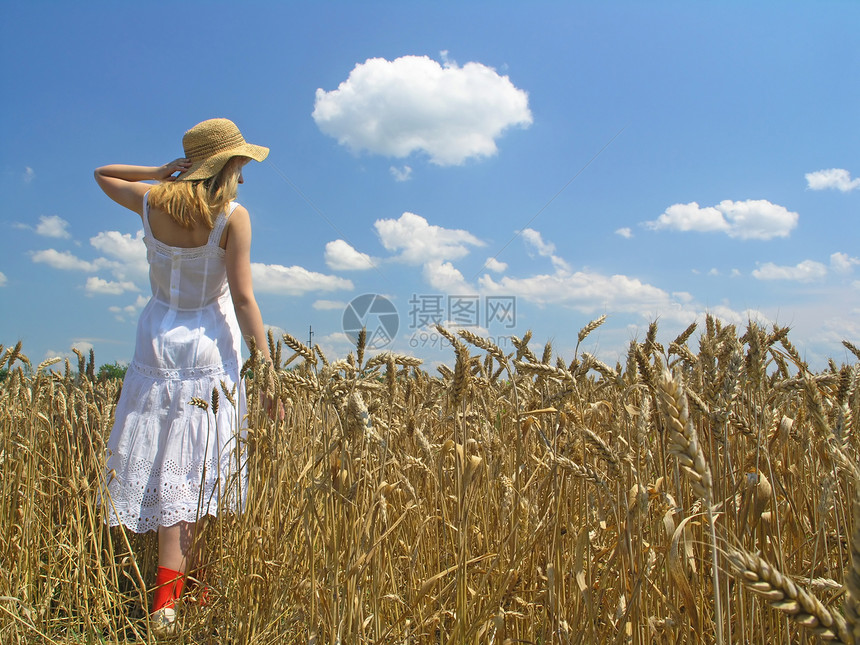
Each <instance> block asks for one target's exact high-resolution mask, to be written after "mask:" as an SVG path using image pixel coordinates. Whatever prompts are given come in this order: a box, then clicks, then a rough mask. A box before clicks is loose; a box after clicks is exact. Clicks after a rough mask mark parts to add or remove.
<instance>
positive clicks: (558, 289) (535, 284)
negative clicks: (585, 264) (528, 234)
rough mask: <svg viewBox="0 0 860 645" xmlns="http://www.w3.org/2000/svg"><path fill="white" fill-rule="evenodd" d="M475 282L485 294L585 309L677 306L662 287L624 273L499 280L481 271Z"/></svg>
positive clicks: (647, 309)
mask: <svg viewBox="0 0 860 645" xmlns="http://www.w3.org/2000/svg"><path fill="white" fill-rule="evenodd" d="M479 283H480V285H481V287H482V289H483V291H485V292H486V293H487V294H488V295H510V296H516V297H518V298H522V299H523V300H526V301H529V302H534V303H536V304H539V305H546V304H564V305H570V306H572V307H574V308H576V309H578V310H580V311H583V312H588V313H591V312H595V311H605V310H615V311H626V312H636V313H639V312H642V313H645V312H653V311H656V310H658V309H661V310H662V309H665V308H671V307H673V306H677V305H676V304H673V303H674V301H673V300H672V298H671V296H670V295H669V294H668V293H666V292H665V291H663V290H662V289H659V288H657V287H654V286H652V285H649V284H645V283H643V282H641V281H640V280H638V279H636V278H630V277H627V276H624V275H613V276H606V275H602V274H599V273H589V272H584V271H577V272H576V273H572V274H566V273H563V272H558V273H556V274H555V275H535V276H531V277H528V278H510V277H503V278H502V279H501V280H500V281H499V282H496V281H495V280H493V279H492V278H491V277H490V276H489V275H485V276H484V277H482V278H480V280H479Z"/></svg>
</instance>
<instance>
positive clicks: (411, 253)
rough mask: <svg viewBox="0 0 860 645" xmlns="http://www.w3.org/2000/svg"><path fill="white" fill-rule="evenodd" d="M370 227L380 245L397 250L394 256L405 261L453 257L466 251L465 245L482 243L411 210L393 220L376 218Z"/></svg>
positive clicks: (461, 231) (429, 260) (428, 260)
mask: <svg viewBox="0 0 860 645" xmlns="http://www.w3.org/2000/svg"><path fill="white" fill-rule="evenodd" d="M374 227H375V228H376V232H377V234H378V235H379V239H380V241H381V242H382V246H384V247H385V248H386V249H387V250H388V251H393V252H397V251H400V255H399V256H398V257H397V259H398V260H401V261H403V262H406V263H407V264H424V263H425V262H432V261H433V260H456V259H458V258H462V257H464V256H466V255H468V254H469V248H468V246H469V245H471V246H484V243H483V242H482V241H481V240H479V239H478V238H476V237H475V236H474V235H472V234H471V233H469V232H468V231H464V230H461V229H449V228H442V227H441V226H435V225H430V224H428V223H427V220H426V219H424V218H423V217H421V216H420V215H415V214H414V213H408V212H407V213H403V215H401V216H400V219H396V220H394V219H380V220H376V222H375V223H374Z"/></svg>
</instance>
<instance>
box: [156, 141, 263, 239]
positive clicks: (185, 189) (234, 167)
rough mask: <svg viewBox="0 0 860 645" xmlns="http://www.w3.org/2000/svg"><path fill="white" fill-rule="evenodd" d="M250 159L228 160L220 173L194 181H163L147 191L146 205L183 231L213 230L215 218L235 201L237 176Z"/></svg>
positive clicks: (234, 158) (237, 185)
mask: <svg viewBox="0 0 860 645" xmlns="http://www.w3.org/2000/svg"><path fill="white" fill-rule="evenodd" d="M248 161H250V159H249V158H248V157H231V158H230V159H229V160H228V161H227V163H225V164H224V167H223V168H222V169H221V170H220V172H219V173H218V174H217V175H215V176H213V177H208V178H206V179H200V180H197V181H163V182H161V183H160V184H158V185H156V186H153V187H152V190H150V191H149V205H150V206H151V207H154V208H157V209H159V210H162V211H164V212H165V213H167V214H168V215H170V217H171V218H172V219H173V221H174V222H176V223H177V224H179V226H181V227H183V228H188V229H191V228H194V226H195V225H197V224H203V225H204V226H206V228H208V229H210V230H211V229H212V228H213V227H214V226H215V218H216V217H217V216H218V214H219V213H221V212H222V211H224V210H225V209H226V208H227V204H229V203H230V201H231V200H233V199H234V198H235V197H236V193H237V191H238V187H239V174H240V173H241V171H242V166H244V165H245V164H246V163H247V162H248Z"/></svg>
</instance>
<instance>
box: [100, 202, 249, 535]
mask: <svg viewBox="0 0 860 645" xmlns="http://www.w3.org/2000/svg"><path fill="white" fill-rule="evenodd" d="M147 197H148V193H147V195H145V196H144V198H143V228H144V233H145V237H144V243H145V244H146V257H147V261H148V262H149V280H150V285H151V287H152V298H151V299H150V300H149V302H148V303H147V305H146V306H145V307H144V309H143V311H142V312H141V315H140V320H139V321H138V324H137V340H136V343H135V350H134V359H133V360H132V362H131V364H130V365H129V367H128V371H127V373H126V376H125V380H124V381H123V386H122V394H121V396H120V400H119V402H118V404H117V407H116V415H115V421H114V426H113V429H112V431H111V434H110V438H109V439H108V444H107V448H108V451H107V464H106V479H107V491H108V495H107V496H105V497H106V499H105V500H103V501H104V502H105V503H106V504H107V505H108V518H109V524H110V525H111V526H115V525H117V524H123V525H124V526H126V527H127V528H128V529H130V530H132V531H134V532H136V533H144V532H146V531H151V530H153V529H157V528H158V527H159V526H172V525H173V524H176V523H177V522H181V521H185V522H194V521H196V520H198V519H200V518H202V517H203V516H204V515H216V514H217V513H218V510H219V503H221V504H222V505H224V504H225V503H226V507H229V509H230V510H240V509H241V508H242V506H243V505H244V500H245V492H246V490H247V477H246V472H245V469H244V466H243V463H244V455H243V454H242V444H243V442H242V441H241V438H242V435H243V432H242V430H241V428H242V427H243V420H244V416H245V391H244V387H243V384H242V382H241V379H240V378H239V369H240V365H241V363H240V350H241V343H242V336H241V333H240V331H239V323H238V321H237V319H236V313H235V311H234V309H233V301H232V299H231V297H230V288H229V286H228V285H227V271H226V266H225V260H224V257H225V251H224V249H222V248H221V247H220V246H219V243H220V240H221V235H222V233H223V232H224V227H225V226H226V224H227V219H228V218H229V217H230V215H231V214H232V213H233V210H234V209H235V208H236V206H237V204H236V203H235V202H231V203H230V206H229V208H228V209H227V211H226V212H224V213H221V214H220V215H219V216H218V217H217V219H216V221H215V226H214V228H213V229H212V232H211V234H210V235H209V240H208V242H207V244H206V245H205V246H201V247H195V248H179V247H173V246H168V245H167V244H164V243H162V242H160V241H158V240H157V239H155V237H153V235H152V229H151V228H150V225H149V204H148V199H147ZM222 384H223V389H226V391H227V392H228V393H230V394H231V396H232V398H233V400H234V401H235V406H234V405H233V404H231V403H230V401H229V400H228V398H227V397H226V396H225V394H224V391H223V389H222ZM213 388H216V389H217V390H218V396H219V406H218V412H217V415H215V414H213V411H212V406H211V401H212V390H213ZM192 398H198V399H202V400H204V401H206V402H208V403H209V406H210V407H209V409H208V410H204V409H201V408H200V407H197V406H194V405H191V404H190V401H191V399H192Z"/></svg>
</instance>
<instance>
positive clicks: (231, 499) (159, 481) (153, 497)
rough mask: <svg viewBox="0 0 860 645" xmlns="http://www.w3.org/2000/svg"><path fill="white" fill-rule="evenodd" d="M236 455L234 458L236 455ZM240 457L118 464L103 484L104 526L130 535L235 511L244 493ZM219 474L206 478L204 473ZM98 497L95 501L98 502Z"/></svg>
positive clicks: (244, 477)
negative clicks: (185, 462) (105, 500)
mask: <svg viewBox="0 0 860 645" xmlns="http://www.w3.org/2000/svg"><path fill="white" fill-rule="evenodd" d="M237 458H238V462H237V461H236V459H237ZM243 461H244V460H243V458H242V456H241V455H234V454H233V453H231V452H229V451H225V452H224V453H222V454H221V456H220V458H216V459H208V460H206V462H205V465H204V462H197V463H195V464H188V465H185V466H181V465H180V464H178V463H177V462H176V461H174V460H172V459H168V460H166V461H165V462H164V464H163V465H162V466H161V467H160V468H153V467H152V464H150V463H149V462H146V461H137V462H135V463H129V462H125V463H122V462H121V463H119V464H117V470H118V471H119V473H121V474H118V473H117V470H114V471H113V476H112V477H109V479H108V483H107V495H108V503H107V508H108V510H109V513H108V524H109V525H110V526H116V525H118V524H122V525H123V526H125V527H127V528H128V529H130V530H132V531H134V532H135V533H145V532H147V531H151V530H154V529H156V528H158V527H159V526H173V525H174V524H176V523H177V522H196V521H197V520H199V519H200V518H202V517H204V516H206V515H218V514H219V513H220V512H222V511H227V512H241V511H242V509H243V507H244V501H245V495H246V492H247V485H248V482H247V471H246V469H245V468H244V466H243V467H242V468H239V467H238V464H239V463H241V462H243ZM219 462H220V471H221V475H220V477H219V476H215V477H210V476H204V473H216V472H218V470H219ZM101 501H102V500H100V503H101Z"/></svg>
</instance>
